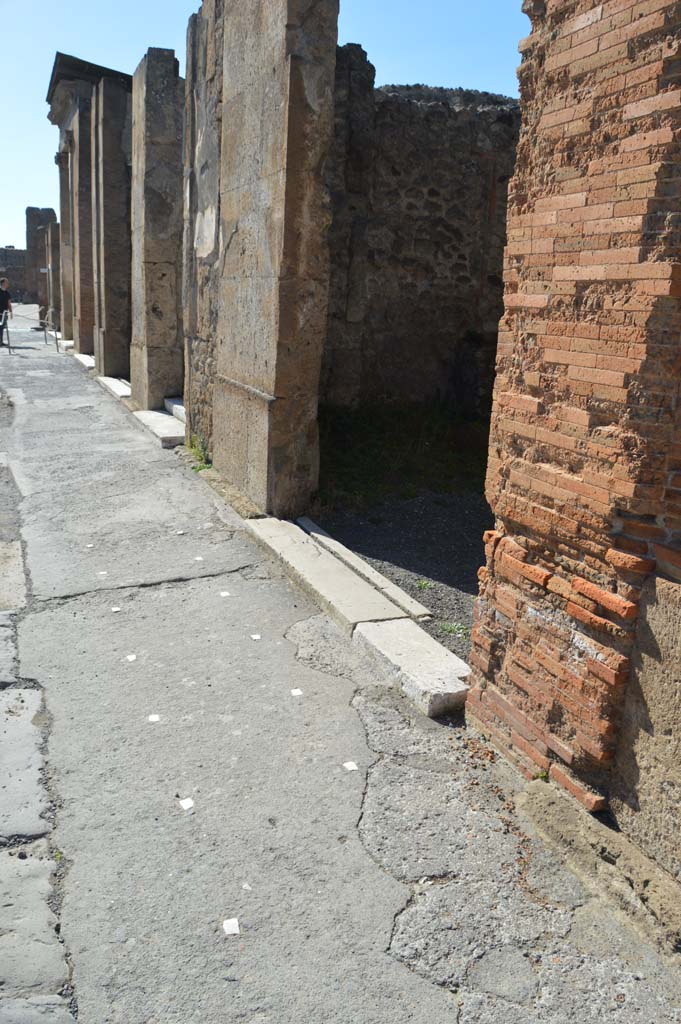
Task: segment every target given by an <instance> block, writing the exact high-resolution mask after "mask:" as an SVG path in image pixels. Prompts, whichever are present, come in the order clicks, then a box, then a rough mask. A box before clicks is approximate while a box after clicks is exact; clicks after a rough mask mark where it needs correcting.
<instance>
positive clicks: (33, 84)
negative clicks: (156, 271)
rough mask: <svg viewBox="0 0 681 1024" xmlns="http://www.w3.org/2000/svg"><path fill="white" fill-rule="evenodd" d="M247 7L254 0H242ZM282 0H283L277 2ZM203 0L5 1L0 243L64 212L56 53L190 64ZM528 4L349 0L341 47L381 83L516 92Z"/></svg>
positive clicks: (127, 62) (16, 240)
mask: <svg viewBox="0 0 681 1024" xmlns="http://www.w3.org/2000/svg"><path fill="white" fill-rule="evenodd" d="M241 2H242V3H248V2H249V0H241ZM271 2H272V3H277V2H279V0H271ZM198 6H199V0H117V2H116V3H108V2H103V0H59V2H57V0H23V2H22V3H21V4H19V5H18V6H17V5H16V4H10V0H0V14H3V13H4V17H3V30H2V44H3V45H2V57H1V58H0V95H1V96H2V101H3V108H4V117H3V121H4V131H3V136H2V139H3V141H2V146H1V149H0V152H1V156H0V196H1V199H0V245H16V246H18V247H23V246H24V244H25V216H24V210H25V208H26V206H53V207H54V208H55V210H57V168H56V167H55V165H54V154H55V152H56V149H57V129H56V128H54V127H53V126H52V125H50V124H49V122H48V121H47V116H46V115H47V105H46V103H45V94H46V92H47V86H48V82H49V77H50V71H51V69H52V63H53V60H54V53H55V51H56V50H62V51H63V52H65V53H71V54H74V55H75V56H77V57H83V58H84V59H85V60H90V61H93V62H94V63H96V64H104V65H106V66H107V67H113V68H117V69H119V70H121V71H127V72H129V73H131V72H132V71H134V69H135V67H136V65H137V64H138V62H139V60H140V59H141V57H142V56H143V54H144V52H145V50H146V49H147V47H149V46H162V47H172V48H173V49H175V51H176V52H177V54H178V56H179V58H180V60H181V62H182V65H183V66H184V51H185V33H186V26H187V19H188V18H189V15H190V14H192V13H193V12H194V11H195V10H197V8H198ZM520 6H521V0H477V2H473V3H472V2H471V0H420V3H415V2H414V0H341V19H340V26H339V33H340V42H341V43H348V42H352V43H361V44H362V45H363V46H364V48H365V50H367V52H368V54H369V58H370V60H372V61H373V63H374V64H375V65H376V71H377V84H379V85H382V84H392V85H396V84H399V85H402V84H414V83H415V82H422V83H425V84H427V85H446V86H459V85H460V86H465V87H467V88H473V89H487V90H489V91H490V92H502V93H507V94H509V95H517V85H516V78H515V68H516V66H517V64H518V52H517V44H518V40H519V39H520V38H522V36H524V35H526V34H527V32H528V31H529V22H528V20H527V18H526V17H525V16H524V15H523V14H521V12H520Z"/></svg>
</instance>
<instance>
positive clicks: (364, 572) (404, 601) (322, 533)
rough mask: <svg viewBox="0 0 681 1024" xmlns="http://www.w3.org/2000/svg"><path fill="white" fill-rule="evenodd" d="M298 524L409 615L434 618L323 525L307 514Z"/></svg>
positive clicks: (427, 610) (422, 618)
mask: <svg viewBox="0 0 681 1024" xmlns="http://www.w3.org/2000/svg"><path fill="white" fill-rule="evenodd" d="M298 524H299V525H300V526H302V528H303V529H304V530H305V532H306V533H309V534H310V536H311V537H312V538H314V540H316V541H317V543H318V544H321V546H322V547H323V548H326V550H327V551H330V552H331V554H332V555H335V556H336V558H340V560H341V562H345V564H346V565H348V566H349V567H350V568H351V569H353V570H354V571H355V572H356V573H358V574H359V575H360V576H362V577H363V579H365V580H366V581H367V582H368V583H371V585H372V586H373V587H375V588H376V590H380V592H381V593H382V594H385V596H386V597H387V598H388V599H389V600H390V601H392V602H393V603H394V604H396V605H397V606H398V608H402V610H403V611H405V612H406V613H407V615H409V616H411V618H412V619H416V620H417V621H421V622H423V621H424V620H426V619H432V617H433V613H432V612H431V611H430V610H429V609H428V608H426V607H425V605H422V604H421V603H420V602H419V601H415V600H414V598H413V597H410V595H409V594H407V593H406V592H405V591H404V590H402V588H401V587H398V586H397V584H396V583H393V582H392V581H391V580H389V579H387V578H386V577H385V576H383V575H381V573H380V572H377V570H376V569H374V568H373V566H371V565H369V564H368V562H365V561H364V559H362V558H360V557H359V555H356V554H355V552H354V551H350V549H349V548H346V547H345V545H344V544H341V543H340V541H338V540H336V539H335V538H334V537H332V536H331V534H329V533H327V532H326V530H323V529H322V528H321V526H317V524H316V523H314V522H313V521H312V520H311V519H308V518H307V516H301V518H300V519H298Z"/></svg>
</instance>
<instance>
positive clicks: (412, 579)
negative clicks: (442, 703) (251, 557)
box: [320, 492, 494, 660]
mask: <svg viewBox="0 0 681 1024" xmlns="http://www.w3.org/2000/svg"><path fill="white" fill-rule="evenodd" d="M493 525H494V520H493V517H492V513H491V512H490V509H489V506H488V504H487V502H486V501H485V499H484V497H483V496H482V495H481V494H476V493H474V492H463V493H461V494H456V495H454V494H433V493H425V494H422V495H420V496H419V497H417V498H412V499H409V500H408V501H390V502H386V503H385V504H383V505H379V506H376V507H375V508H373V509H371V510H370V511H369V512H366V513H363V514H357V513H352V512H334V513H333V514H331V515H327V516H325V517H323V518H322V519H321V521H320V526H322V527H323V528H324V529H325V530H327V531H328V532H329V533H330V534H332V535H333V536H334V537H335V538H336V539H337V540H339V541H341V542H342V543H343V544H345V545H346V546H347V547H349V548H350V549H351V550H352V551H355V552H356V553H357V554H358V555H361V556H362V558H365V559H366V561H367V562H369V563H370V564H371V565H373V566H374V567H375V568H376V569H378V571H379V572H382V573H383V575H384V576H387V577H388V579H390V580H393V582H395V583H397V584H398V585H399V586H400V587H402V588H403V589H404V590H405V591H406V592H407V593H408V594H411V595H412V596H413V597H415V598H417V599H418V600H419V601H421V603H422V604H424V605H426V607H427V608H429V609H430V610H431V611H432V613H433V618H432V620H431V621H430V622H426V623H424V627H425V629H427V630H428V632H429V633H430V634H431V635H432V636H434V637H435V638H436V639H437V640H438V641H439V642H440V643H442V644H443V645H444V646H445V647H447V648H449V650H450V651H453V652H454V653H455V654H458V655H459V657H460V658H463V659H464V660H468V655H469V651H470V631H471V626H472V624H473V601H474V599H475V597H476V595H477V592H478V579H477V571H478V568H479V567H480V566H481V565H482V564H483V562H484V549H483V543H482V534H483V532H484V531H485V530H486V529H488V528H490V527H491V526H493Z"/></svg>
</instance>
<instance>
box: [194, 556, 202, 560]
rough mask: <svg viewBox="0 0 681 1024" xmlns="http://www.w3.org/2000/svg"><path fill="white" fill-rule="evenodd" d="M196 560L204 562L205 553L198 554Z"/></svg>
mask: <svg viewBox="0 0 681 1024" xmlns="http://www.w3.org/2000/svg"><path fill="white" fill-rule="evenodd" d="M194 561H195V562H202V561H203V555H197V556H196V558H195V559H194Z"/></svg>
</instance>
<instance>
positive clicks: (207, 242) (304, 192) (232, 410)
mask: <svg viewBox="0 0 681 1024" xmlns="http://www.w3.org/2000/svg"><path fill="white" fill-rule="evenodd" d="M337 17H338V4H337V2H335V0H329V2H326V3H323V4H315V5H310V4H309V3H307V4H306V3H303V2H301V0H287V2H285V3H280V4H272V3H270V2H269V0H256V2H254V3H250V4H247V5H245V4H242V3H238V2H236V0H225V2H224V4H220V3H218V2H217V0H209V2H206V3H204V4H203V6H202V9H201V11H200V12H199V14H198V15H197V16H196V17H195V18H192V20H191V22H190V29H189V38H188V43H189V45H188V51H189V59H188V69H187V97H188V98H187V110H188V118H187V126H186V127H187V149H186V159H187V168H186V197H187V211H186V218H187V225H186V229H185V260H186V263H187V268H186V271H185V274H186V277H185V295H186V302H185V305H186V308H187V312H188V316H189V322H188V325H187V329H186V334H187V346H188V350H189V355H188V362H189V366H188V372H187V381H188V383H187V389H188V391H187V398H188V405H189V407H190V410H191V409H192V406H194V404H195V401H194V396H195V394H196V389H197V385H198V384H199V383H200V382H201V378H202V374H203V372H205V370H207V369H208V368H209V367H211V366H213V367H214V373H213V384H212V410H211V412H210V414H206V413H205V411H199V412H198V413H197V414H195V413H194V412H192V411H190V414H189V416H190V423H189V430H190V432H198V431H196V429H195V428H196V425H197V423H198V424H201V425H202V426H203V428H204V430H205V429H207V428H208V426H209V424H210V429H211V434H210V437H209V438H208V437H206V436H205V434H204V435H203V439H204V441H205V442H206V443H207V444H208V445H209V447H210V449H211V451H212V456H213V461H214V464H215V466H216V468H217V469H218V470H219V471H220V472H222V473H223V474H224V475H225V476H226V477H227V478H228V479H229V480H230V481H231V482H232V483H233V484H234V485H235V486H236V487H237V488H238V489H239V490H241V491H242V492H243V493H244V494H246V495H248V496H249V497H250V498H251V499H252V500H253V501H254V502H255V503H256V504H257V505H258V506H259V507H260V508H262V509H265V510H267V511H270V512H274V513H275V514H278V515H292V514H295V513H296V512H298V511H301V510H303V509H304V508H306V506H307V505H308V502H309V500H310V497H311V495H312V493H313V492H314V491H315V489H316V486H317V479H318V462H319V456H318V431H317V397H318V388H319V374H320V367H321V355H322V348H323V344H324V337H325V333H326V317H327V299H328V246H327V244H326V231H327V228H328V224H329V215H328V201H327V193H326V188H325V181H324V173H323V172H324V165H325V160H326V157H327V155H328V151H329V149H330V146H331V139H332V127H333V92H334V71H335V60H336V39H337ZM205 126H209V127H210V131H205V130H204V128H205ZM210 339H212V344H213V345H214V348H213V351H212V353H211V352H210V345H211V341H210ZM206 343H208V344H206ZM206 349H208V351H206ZM196 350H198V352H199V353H200V354H199V355H198V356H197V355H196ZM197 366H198V367H200V368H203V369H202V370H201V371H200V372H199V374H198V380H197V375H196V374H195V373H194V369H195V367H197ZM199 402H200V403H201V407H202V408H203V409H204V410H205V402H206V398H205V396H204V397H203V400H202V401H201V400H199Z"/></svg>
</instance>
